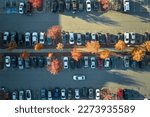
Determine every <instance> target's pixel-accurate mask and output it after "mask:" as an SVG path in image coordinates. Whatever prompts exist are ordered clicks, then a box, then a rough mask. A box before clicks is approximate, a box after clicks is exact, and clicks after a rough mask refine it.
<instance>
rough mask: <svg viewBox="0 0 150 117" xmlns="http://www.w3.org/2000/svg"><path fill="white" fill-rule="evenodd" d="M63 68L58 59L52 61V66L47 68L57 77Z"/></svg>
mask: <svg viewBox="0 0 150 117" xmlns="http://www.w3.org/2000/svg"><path fill="white" fill-rule="evenodd" d="M61 68H62V67H61V64H60V61H59V60H58V59H54V60H52V62H51V65H50V66H48V67H47V70H48V71H49V72H51V73H52V74H54V75H55V74H57V73H58V72H59V71H60V70H61Z"/></svg>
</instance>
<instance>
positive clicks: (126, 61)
mask: <svg viewBox="0 0 150 117" xmlns="http://www.w3.org/2000/svg"><path fill="white" fill-rule="evenodd" d="M123 63H124V67H125V68H129V67H130V60H129V57H128V56H124V57H123Z"/></svg>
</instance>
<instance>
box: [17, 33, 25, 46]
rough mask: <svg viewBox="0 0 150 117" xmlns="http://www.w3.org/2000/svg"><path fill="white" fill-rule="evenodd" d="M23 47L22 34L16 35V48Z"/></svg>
mask: <svg viewBox="0 0 150 117" xmlns="http://www.w3.org/2000/svg"><path fill="white" fill-rule="evenodd" d="M23 46H24V36H23V35H22V33H19V34H18V47H23Z"/></svg>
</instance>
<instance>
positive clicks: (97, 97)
mask: <svg viewBox="0 0 150 117" xmlns="http://www.w3.org/2000/svg"><path fill="white" fill-rule="evenodd" d="M95 99H96V100H100V89H96V90H95Z"/></svg>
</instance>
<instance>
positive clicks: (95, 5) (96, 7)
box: [93, 0, 100, 11]
mask: <svg viewBox="0 0 150 117" xmlns="http://www.w3.org/2000/svg"><path fill="white" fill-rule="evenodd" d="M99 5H100V3H99V2H98V1H96V0H95V1H94V2H93V10H94V11H98V10H99V7H100V6H99Z"/></svg>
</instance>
